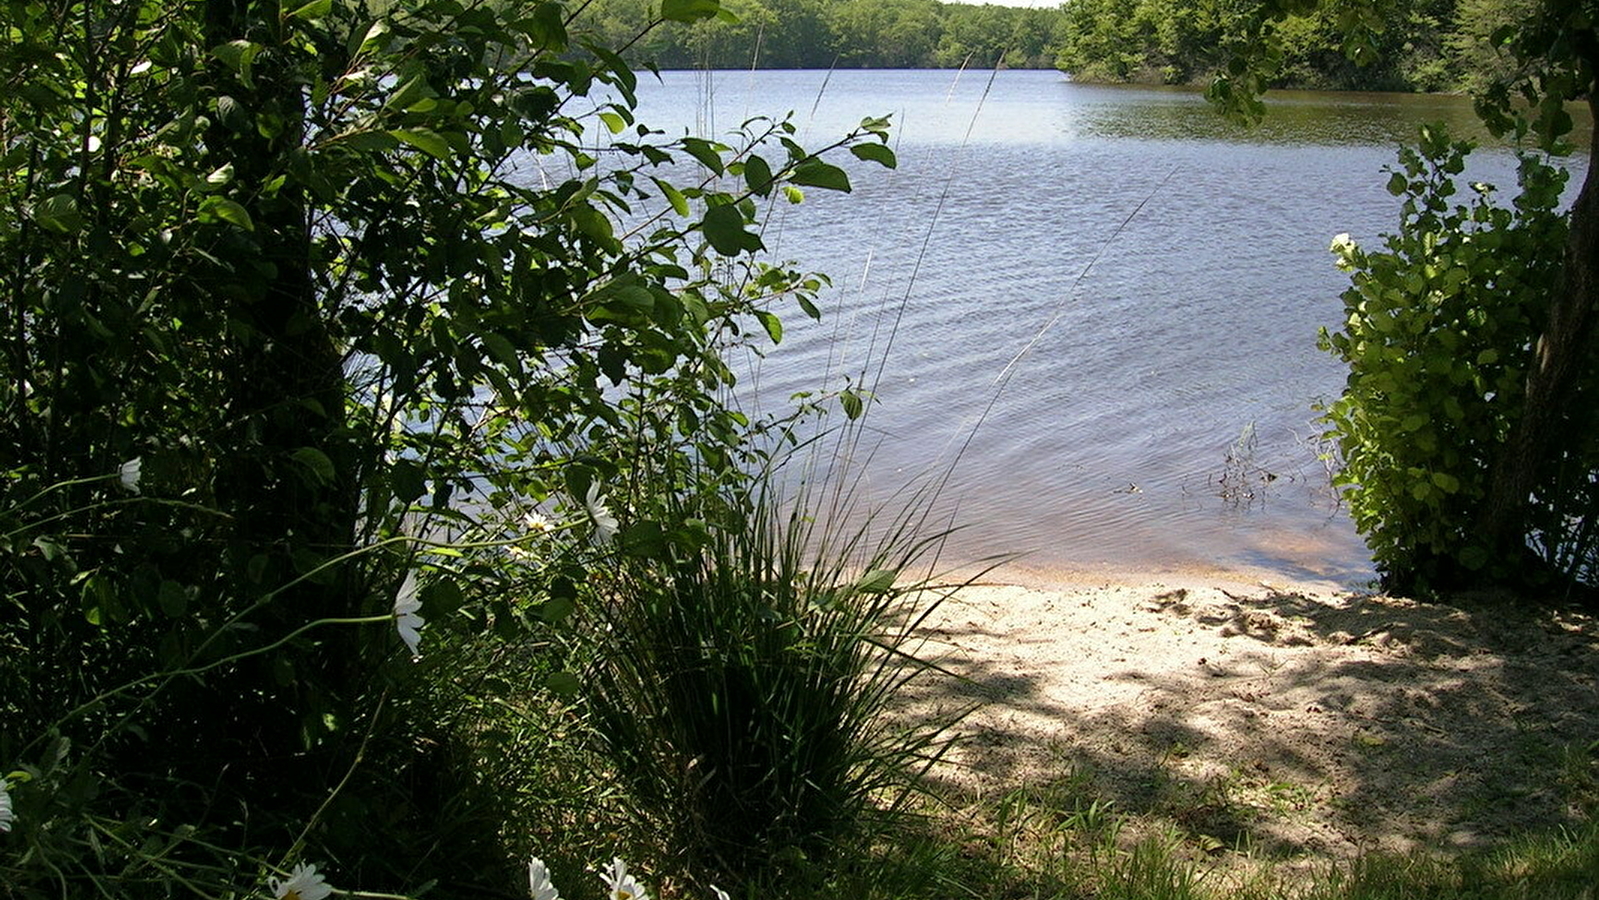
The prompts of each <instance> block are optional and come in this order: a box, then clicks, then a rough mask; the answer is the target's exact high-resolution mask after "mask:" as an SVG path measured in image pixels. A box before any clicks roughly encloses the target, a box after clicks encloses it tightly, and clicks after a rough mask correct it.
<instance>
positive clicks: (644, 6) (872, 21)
mask: <svg viewBox="0 0 1599 900" xmlns="http://www.w3.org/2000/svg"><path fill="white" fill-rule="evenodd" d="M722 6H723V7H724V8H726V9H729V10H732V11H733V12H734V13H735V14H736V15H737V17H738V21H737V22H727V21H723V20H720V19H712V20H709V21H705V22H698V23H695V24H694V25H682V24H678V23H667V24H666V25H663V26H661V27H658V28H655V29H653V30H651V31H649V33H648V34H646V35H644V36H643V37H642V38H639V39H638V40H637V41H635V42H633V43H632V46H631V47H630V49H629V50H628V52H627V57H628V58H629V59H634V60H638V61H641V62H653V63H654V64H655V65H657V66H659V67H661V68H666V69H684V68H713V69H725V68H735V69H736V68H746V69H747V68H750V67H751V66H755V67H758V68H763V69H825V68H829V67H833V66H837V67H840V68H863V69H923V68H956V67H959V66H961V65H967V66H973V67H980V68H992V67H993V66H995V65H1004V66H1005V67H1007V68H1015V69H1023V68H1025V69H1047V68H1050V67H1052V66H1053V65H1054V64H1055V47H1056V46H1057V45H1058V44H1059V43H1060V42H1061V40H1062V38H1063V32H1062V31H1061V26H1062V24H1063V22H1064V14H1063V13H1062V11H1061V10H1060V9H1018V8H1013V7H1006V6H993V5H986V6H972V5H967V4H960V3H939V2H936V0H724V2H723V3H722ZM659 7H660V0H594V2H593V3H590V4H589V5H588V6H587V7H586V8H585V10H584V12H583V14H582V19H581V20H580V21H581V23H582V30H584V31H586V32H588V33H590V34H593V35H595V36H596V37H597V38H598V43H600V44H601V45H603V46H616V47H620V46H624V45H626V44H628V42H630V41H633V38H634V37H635V36H637V35H638V33H639V32H640V31H641V30H642V29H643V28H644V27H645V26H646V25H647V24H648V23H649V22H651V21H653V18H654V12H655V11H657V10H658V9H659Z"/></svg>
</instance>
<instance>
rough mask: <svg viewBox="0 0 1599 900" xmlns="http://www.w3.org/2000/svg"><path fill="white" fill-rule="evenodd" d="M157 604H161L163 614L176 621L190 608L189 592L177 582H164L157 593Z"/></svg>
mask: <svg viewBox="0 0 1599 900" xmlns="http://www.w3.org/2000/svg"><path fill="white" fill-rule="evenodd" d="M156 602H158V603H160V604H161V611H162V612H164V613H166V614H167V615H168V616H171V617H172V618H174V619H176V618H178V617H179V616H181V615H183V613H184V611H185V610H187V609H188V608H189V592H188V591H187V590H186V589H185V588H184V587H183V585H181V584H178V583H177V582H176V581H163V582H161V588H160V590H158V591H157V592H156Z"/></svg>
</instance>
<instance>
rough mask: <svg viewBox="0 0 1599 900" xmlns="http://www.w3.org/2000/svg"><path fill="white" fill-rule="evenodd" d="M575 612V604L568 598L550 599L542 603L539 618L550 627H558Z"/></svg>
mask: <svg viewBox="0 0 1599 900" xmlns="http://www.w3.org/2000/svg"><path fill="white" fill-rule="evenodd" d="M575 612H577V604H576V603H574V602H573V601H572V598H570V597H551V598H550V599H548V600H546V601H544V606H543V607H542V608H541V609H540V610H539V618H541V619H543V620H544V621H545V622H547V623H549V624H551V625H559V624H560V623H562V622H564V621H566V620H567V619H568V618H570V617H571V615H572V613H575Z"/></svg>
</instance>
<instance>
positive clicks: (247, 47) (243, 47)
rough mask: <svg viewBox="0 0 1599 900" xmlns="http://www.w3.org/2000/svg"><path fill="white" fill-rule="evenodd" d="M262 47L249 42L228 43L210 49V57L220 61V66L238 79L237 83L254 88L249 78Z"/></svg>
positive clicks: (253, 82) (252, 81)
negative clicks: (223, 66)
mask: <svg viewBox="0 0 1599 900" xmlns="http://www.w3.org/2000/svg"><path fill="white" fill-rule="evenodd" d="M263 49H265V48H264V47H262V46H261V45H260V44H257V43H253V42H251V41H243V40H240V41H229V42H228V43H226V44H219V45H217V46H215V47H212V48H211V55H212V56H215V57H216V58H217V59H220V60H222V64H223V65H225V66H227V67H228V68H229V69H231V70H232V71H233V74H235V75H237V76H238V77H239V83H240V84H243V85H244V86H245V87H247V88H252V89H253V88H254V87H255V80H254V79H253V78H252V77H251V69H252V68H253V67H254V65H255V58H256V56H257V54H259V53H260V52H261V51H262V50H263Z"/></svg>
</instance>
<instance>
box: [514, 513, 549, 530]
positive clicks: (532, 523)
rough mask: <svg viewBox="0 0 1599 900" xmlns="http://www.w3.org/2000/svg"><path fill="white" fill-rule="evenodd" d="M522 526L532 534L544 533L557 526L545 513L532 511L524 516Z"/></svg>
mask: <svg viewBox="0 0 1599 900" xmlns="http://www.w3.org/2000/svg"><path fill="white" fill-rule="evenodd" d="M522 526H523V527H524V528H526V529H527V530H528V531H529V532H530V533H532V534H543V533H544V532H546V531H549V530H550V529H551V528H553V527H555V526H554V525H553V524H552V523H551V522H550V520H549V519H548V518H545V516H544V514H543V513H540V512H530V513H526V514H525V515H523V516H522Z"/></svg>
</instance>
